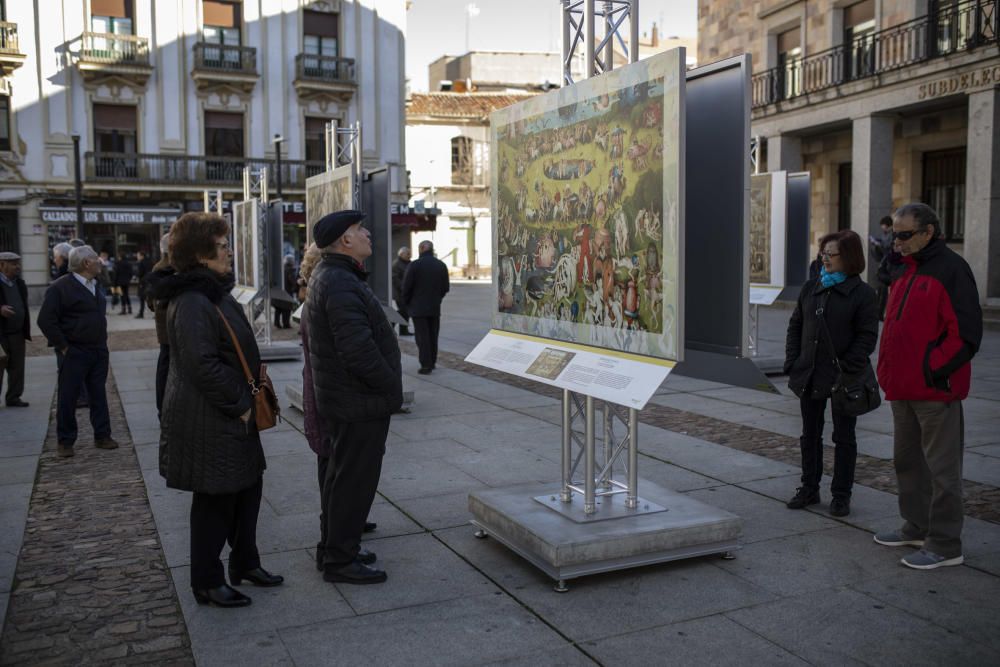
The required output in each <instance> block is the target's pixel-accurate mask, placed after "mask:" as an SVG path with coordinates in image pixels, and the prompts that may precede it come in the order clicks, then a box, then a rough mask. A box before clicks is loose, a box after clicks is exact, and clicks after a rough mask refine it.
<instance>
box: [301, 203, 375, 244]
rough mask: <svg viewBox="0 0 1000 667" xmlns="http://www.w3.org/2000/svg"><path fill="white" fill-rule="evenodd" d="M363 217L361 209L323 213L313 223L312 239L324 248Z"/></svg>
mask: <svg viewBox="0 0 1000 667" xmlns="http://www.w3.org/2000/svg"><path fill="white" fill-rule="evenodd" d="M364 219H365V214H364V213H362V212H361V211H355V210H353V209H347V210H346V211H337V212H336V213H331V214H329V215H325V216H323V217H322V218H320V219H319V222H317V223H316V224H315V225H313V240H314V241H315V242H316V246H317V247H319V248H325V247H326V246H328V245H330V244H331V243H333V242H334V241H336V240H337V239H339V238H340V237H341V236H343V235H344V232H346V231H347V229H348V228H349V227H350V226H351V225H355V224H357V223H359V222H361V221H362V220H364Z"/></svg>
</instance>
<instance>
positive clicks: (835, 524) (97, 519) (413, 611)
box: [0, 284, 1000, 666]
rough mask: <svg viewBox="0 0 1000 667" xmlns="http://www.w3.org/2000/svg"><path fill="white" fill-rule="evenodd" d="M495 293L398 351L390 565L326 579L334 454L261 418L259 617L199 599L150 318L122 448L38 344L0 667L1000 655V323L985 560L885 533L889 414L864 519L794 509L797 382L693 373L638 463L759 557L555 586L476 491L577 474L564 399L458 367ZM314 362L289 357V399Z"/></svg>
mask: <svg viewBox="0 0 1000 667" xmlns="http://www.w3.org/2000/svg"><path fill="white" fill-rule="evenodd" d="M490 294H491V292H490V288H489V286H488V285H483V284H458V285H455V286H453V288H452V294H451V295H450V296H449V297H448V298H447V299H446V300H445V303H444V306H445V313H444V317H443V322H442V338H441V349H442V353H441V359H440V361H439V368H438V370H436V371H435V372H434V373H433V374H432V375H429V376H418V375H417V374H416V370H417V366H418V365H417V362H416V359H415V348H414V346H413V344H412V342H410V341H411V340H412V339H404V341H403V343H402V347H403V351H404V359H403V362H404V363H403V366H404V373H405V377H404V385H405V388H406V389H407V390H412V391H414V392H415V394H416V402H415V404H414V405H413V410H412V413H411V414H409V415H401V416H397V417H394V418H393V421H392V428H391V434H390V438H389V442H388V446H387V452H386V457H385V464H384V468H383V474H382V481H381V484H380V487H379V495H378V497H377V499H376V504H375V506H374V508H373V511H372V517H371V519H372V520H373V521H377V522H378V524H379V528H378V531H377V532H375V533H373V534H371V535H369V536H366V539H367V543H366V546H367V547H368V548H370V549H372V550H373V551H376V552H377V553H378V556H379V563H380V565H381V566H383V567H385V568H386V569H387V571H388V573H389V581H388V582H387V583H385V584H383V585H380V586H363V587H352V586H346V585H332V584H327V583H324V582H323V581H322V578H321V577H320V575H319V573H317V572H316V570H315V567H314V563H313V560H312V549H313V548H314V547H315V544H316V541H317V536H318V517H317V508H318V502H319V497H318V496H319V493H318V489H317V487H316V474H315V459H314V456H313V455H312V453H311V452H310V450H309V448H308V447H307V445H306V443H305V439H304V438H303V436H302V435H301V434H300V433H299V431H298V430H297V428H298V426H299V424H298V420H297V419H296V416H297V415H295V414H289V417H290V418H289V420H288V422H287V423H284V424H282V425H280V426H279V427H278V428H276V429H274V430H272V431H268V432H266V433H265V434H264V435H263V442H264V449H265V452H266V454H267V457H268V470H267V472H266V473H265V476H264V503H263V504H262V507H261V512H260V520H259V544H260V548H261V551H262V554H263V564H264V567H266V568H268V569H269V570H271V571H273V572H277V573H280V574H283V575H284V576H285V580H286V582H285V585H284V586H281V587H278V588H275V589H253V588H252V587H251V588H244V589H243V590H244V591H245V592H247V593H249V594H250V595H251V596H252V597H253V598H254V602H253V605H252V606H251V607H249V608H246V609H237V610H220V609H215V608H207V607H200V606H198V605H196V604H195V602H194V599H193V597H192V596H191V593H190V590H189V587H188V512H189V508H190V495H189V494H186V493H180V492H175V491H171V490H168V489H166V488H165V486H164V483H163V480H162V478H160V476H159V474H158V472H157V445H156V442H157V439H158V436H159V432H158V427H157V420H156V412H155V406H154V404H153V368H154V366H155V361H156V351H155V350H153V349H132V348H134V347H137V345H133V344H130V343H129V342H128V341H129V340H133V341H135V340H139V339H140V338H141V336H143V335H146V334H148V332H147V331H138V330H135V331H130V332H120V331H119V332H116V333H114V334H113V340H112V347H113V350H115V351H113V352H112V358H111V363H112V376H113V377H112V380H111V382H110V383H109V384H110V386H111V387H112V392H111V396H110V399H111V400H110V403H111V414H112V421H113V424H114V437H115V438H117V439H118V440H119V441H120V442H122V443H123V447H122V448H120V449H118V450H114V451H102V450H96V449H93V448H92V447H91V446H90V444H91V443H92V438H91V435H90V434H89V431H86V430H82V437H81V442H80V443H79V446H78V450H79V453H78V455H77V456H76V457H74V458H72V459H66V460H63V459H57V458H56V457H55V452H54V442H52V436H51V434H50V433H49V431H50V424H49V421H50V412H51V408H52V398H53V389H54V370H55V362H54V359H53V358H52V356H51V355H49V354H43V355H42V356H35V357H32V358H30V359H29V360H28V389H27V391H26V392H25V400H28V401H30V402H31V404H32V405H31V407H30V408H28V409H26V410H24V411H19V412H16V413H15V412H13V411H12V410H10V409H4V408H0V433H2V436H0V437H2V444H0V457H2V461H0V499H2V500H0V622H2V623H3V634H2V639H0V663H2V664H34V663H42V664H68V663H80V662H90V661H94V662H99V661H102V660H103V661H108V662H113V663H130V664H134V663H151V664H190V663H192V662H196V663H197V664H199V665H272V664H274V665H279V664H280V665H292V664H294V665H331V664H347V663H351V664H380V665H387V664H421V665H422V664H454V665H470V664H489V663H502V664H524V665H533V666H535V665H550V664H551V665H576V664H581V665H583V664H594V663H598V664H608V665H612V664H635V665H646V664H711V665H717V664H803V663H814V664H829V665H842V664H857V663H862V664H886V665H894V664H907V665H909V664H927V665H938V664H970V665H978V664H983V665H986V664H1000V497H998V487H1000V334H998V333H997V332H992V331H988V332H987V333H986V337H985V340H984V345H983V351H982V352H981V354H980V355H979V356H978V357H977V358H976V360H975V362H974V381H973V389H972V397H971V398H970V399H969V400H968V401H966V403H965V415H966V440H967V441H966V460H965V478H966V481H967V483H968V484H967V491H968V495H969V498H968V502H967V510H968V517H967V523H966V529H965V534H964V537H965V555H966V565H964V566H962V567H956V568H948V569H945V570H937V571H933V572H915V571H911V570H907V569H905V568H903V567H902V566H901V565H899V562H898V561H899V557H900V556H901V555H902V554H903V553H905V550H899V549H889V548H886V547H881V546H879V545H876V544H875V543H874V542H873V541H872V539H871V531H873V530H875V529H876V528H885V527H895V526H896V525H897V521H898V520H897V514H896V498H895V496H894V495H893V493H892V491H893V489H894V479H893V474H892V469H891V463H890V462H889V459H890V458H891V452H892V441H891V422H890V418H889V411H888V407H887V406H883V408H880V409H879V410H878V411H877V412H875V413H873V414H870V415H866V416H865V417H863V418H861V420H859V431H858V437H859V447H860V451H861V453H862V454H863V456H862V457H861V461H859V474H858V478H859V482H860V484H859V486H857V487H856V488H855V493H854V501H853V504H852V514H851V515H850V516H848V517H846V518H845V519H834V518H832V517H830V516H829V515H828V514H827V511H826V503H825V502H824V504H823V505H819V506H815V507H814V508H812V509H810V510H807V511H789V510H787V509H785V507H784V500H785V499H787V497H789V496H790V494H791V493H793V492H794V489H795V487H796V486H797V481H798V471H797V457H798V453H797V446H798V445H797V439H796V438H797V435H798V430H799V427H800V422H799V417H798V404H797V400H796V399H795V398H794V397H792V396H790V394H789V392H788V391H787V389H786V388H785V387H784V386H783V383H781V382H778V384H779V386H780V388H781V389H782V395H780V396H779V395H772V394H765V393H761V392H756V391H751V390H745V389H738V388H734V387H729V386H725V385H720V384H715V383H710V382H705V381H700V380H692V379H690V378H684V377H681V376H676V375H675V376H671V377H670V378H669V379H668V380H667V382H666V383H665V385H664V386H663V387H662V388H661V389H660V391H659V392H658V393H657V395H656V396H655V397H654V399H653V401H652V402H651V404H650V406H649V407H648V409H647V410H644V411H643V412H642V415H641V416H642V424H641V426H640V449H641V451H642V456H641V457H640V476H641V478H643V479H648V480H650V481H652V482H655V483H657V484H660V485H663V486H666V487H668V488H671V489H673V490H675V491H678V492H682V493H685V494H688V495H690V496H691V497H693V498H696V499H698V500H701V501H704V502H706V503H709V504H711V505H713V506H716V507H719V508H722V509H725V510H728V511H730V512H733V513H735V514H737V515H739V516H740V517H741V518H742V520H743V537H742V546H743V548H742V549H741V550H740V551H739V552H738V553H737V557H736V559H735V560H731V561H724V560H722V559H720V558H718V557H704V558H697V559H691V560H686V561H678V562H673V563H668V564H665V565H658V566H652V567H645V568H640V569H636V570H631V571H625V572H619V573H613V574H604V575H597V576H593V577H589V578H584V579H578V580H573V581H571V582H570V592H569V593H566V594H562V595H560V594H557V593H555V592H553V591H552V582H551V581H550V580H548V579H547V578H546V577H545V576H543V575H542V574H541V573H540V572H539V571H538V570H536V569H535V568H533V567H532V566H530V565H528V564H527V563H526V562H525V561H523V560H521V559H520V558H519V557H517V556H516V555H514V554H513V553H511V552H510V551H508V550H507V549H505V548H504V547H502V546H501V545H499V544H497V543H496V542H495V541H494V540H490V539H487V540H477V539H475V538H474V536H473V529H472V527H471V526H470V525H469V524H468V520H469V518H470V517H469V513H468V509H467V496H468V493H469V492H470V491H473V490H477V489H485V488H488V487H499V486H507V485H513V484H519V483H527V482H544V481H550V482H553V488H555V487H556V486H557V485H558V481H557V480H558V479H559V444H558V443H559V426H558V424H559V419H560V408H559V402H558V400H557V397H556V394H555V393H554V392H553V391H552V390H551V389H549V388H546V387H543V386H541V385H535V384H532V383H529V382H524V381H518V380H515V379H513V378H508V377H505V376H503V375H500V374H497V373H494V372H492V371H487V370H485V369H481V368H477V367H474V366H471V365H469V364H466V363H465V362H464V361H463V358H464V355H465V354H466V353H467V352H468V351H469V350H471V349H472V347H473V346H474V345H475V344H476V343H477V342H478V340H479V338H480V337H481V336H482V335H483V333H484V332H485V331H486V329H487V328H488V319H489V314H488V309H489V299H490ZM788 315H789V311H785V310H768V311H767V312H765V314H764V320H763V326H762V339H763V340H762V343H763V348H764V350H763V351H764V353H765V354H768V353H773V352H776V351H777V350H780V349H781V347H782V345H783V339H784V325H785V322H786V321H787V317H788ZM109 319H110V321H111V325H112V328H113V329H123V328H125V327H129V328H132V327H135V326H136V325H137V324H139V323H137V322H135V321H134V320H129V321H128V322H126V321H125V319H124V318H118V317H117V316H110V318H109ZM146 322H147V323H146V324H145V326H144V328H147V329H148V328H150V327H151V326H152V322H151V321H148V320H147V321H146ZM139 347H141V346H139ZM300 373H301V363H279V364H275V365H273V366H272V367H271V375H272V377H273V378H274V379H275V382H276V384H277V385H278V386H279V390H280V395H281V396H282V399H283V403H285V400H284V386H285V385H286V384H287V383H289V382H293V381H297V380H299V379H300V377H301V376H300ZM777 381H778V380H776V382H777ZM286 412H288V411H286ZM79 416H80V417H81V425H82V424H83V423H85V421H86V419H85V417H84V413H83V412H81V413H80V415H79ZM53 428H54V427H53ZM828 481H829V480H826V483H827V484H828ZM823 493H824V500H825V501H828V500H829V493H828V490H827V488H824V490H823ZM640 494H641V488H640ZM147 499H148V501H147ZM4 610H5V611H4Z"/></svg>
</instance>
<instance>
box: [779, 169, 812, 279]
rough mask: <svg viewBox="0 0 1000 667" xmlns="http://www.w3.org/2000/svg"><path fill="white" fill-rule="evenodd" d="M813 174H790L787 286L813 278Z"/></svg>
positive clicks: (787, 226)
mask: <svg viewBox="0 0 1000 667" xmlns="http://www.w3.org/2000/svg"><path fill="white" fill-rule="evenodd" d="M809 181H810V178H809V172H799V173H794V174H788V222H787V225H786V230H787V236H786V240H785V284H786V285H787V286H789V287H796V288H799V287H802V285H803V284H804V283H805V282H806V280H807V279H808V277H809V262H810V261H811V258H810V257H809V214H810V212H809V203H810V202H809Z"/></svg>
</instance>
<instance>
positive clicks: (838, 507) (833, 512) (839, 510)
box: [830, 497, 851, 516]
mask: <svg viewBox="0 0 1000 667" xmlns="http://www.w3.org/2000/svg"><path fill="white" fill-rule="evenodd" d="M850 513H851V499H850V498H837V497H834V499H833V500H831V501H830V516H847V515H848V514H850Z"/></svg>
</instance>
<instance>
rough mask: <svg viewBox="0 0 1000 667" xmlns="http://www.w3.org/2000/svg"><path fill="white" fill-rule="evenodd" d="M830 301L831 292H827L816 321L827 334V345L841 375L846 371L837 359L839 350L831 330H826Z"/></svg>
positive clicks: (817, 312) (818, 309)
mask: <svg viewBox="0 0 1000 667" xmlns="http://www.w3.org/2000/svg"><path fill="white" fill-rule="evenodd" d="M829 300H830V292H829V290H827V292H826V294H824V295H823V302H822V303H821V304H820V305H819V308H817V309H816V319H818V320H819V326H820V329H822V331H823V333H824V334H825V336H824V338H826V344H827V346H829V348H830V354H832V355H833V363H834V365H835V366H836V367H837V370H838V371H839V372H841V373H843V372H844V369H843V368H841V367H840V359H839V358H838V357H837V349H836V348H835V347H834V346H833V337H832V336H831V335H830V330H829V329H827V328H826V317H825V316H824V315H823V313H824V312H825V311H826V304H827V302H828V301H829Z"/></svg>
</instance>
